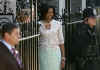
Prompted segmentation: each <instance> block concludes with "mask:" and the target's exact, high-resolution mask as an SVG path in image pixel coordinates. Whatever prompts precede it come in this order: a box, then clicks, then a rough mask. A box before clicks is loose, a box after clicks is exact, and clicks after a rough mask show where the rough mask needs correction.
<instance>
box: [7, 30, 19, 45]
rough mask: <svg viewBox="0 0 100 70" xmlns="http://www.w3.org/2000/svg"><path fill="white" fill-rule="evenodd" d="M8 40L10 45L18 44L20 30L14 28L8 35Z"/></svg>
mask: <svg viewBox="0 0 100 70" xmlns="http://www.w3.org/2000/svg"><path fill="white" fill-rule="evenodd" d="M8 39H9V42H10V43H11V44H12V45H14V46H15V45H18V44H19V39H20V29H19V28H14V29H13V30H12V32H11V34H8Z"/></svg>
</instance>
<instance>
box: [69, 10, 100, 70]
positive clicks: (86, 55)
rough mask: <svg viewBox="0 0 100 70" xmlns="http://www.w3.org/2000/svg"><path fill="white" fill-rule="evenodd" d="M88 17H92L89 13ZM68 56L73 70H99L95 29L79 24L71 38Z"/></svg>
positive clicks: (99, 62) (99, 61) (99, 63)
mask: <svg viewBox="0 0 100 70" xmlns="http://www.w3.org/2000/svg"><path fill="white" fill-rule="evenodd" d="M86 10H87V9H86ZM87 12H88V10H87ZM89 13H90V12H89ZM89 13H88V14H89ZM90 15H92V16H93V14H91V13H90V14H89V16H90ZM86 16H88V15H86ZM70 56H71V62H72V64H75V68H74V70H100V69H99V67H100V60H99V59H100V58H99V46H98V44H97V41H96V29H95V27H93V28H90V26H89V25H88V24H85V23H84V22H83V23H81V24H80V27H78V28H77V30H76V31H75V32H74V34H73V37H72V46H71V48H70ZM72 67H73V66H72Z"/></svg>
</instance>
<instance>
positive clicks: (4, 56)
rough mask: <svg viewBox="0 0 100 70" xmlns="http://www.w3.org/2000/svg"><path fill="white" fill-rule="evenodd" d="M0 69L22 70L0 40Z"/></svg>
mask: <svg viewBox="0 0 100 70" xmlns="http://www.w3.org/2000/svg"><path fill="white" fill-rule="evenodd" d="M0 70H23V69H22V68H20V67H19V65H18V63H17V61H16V58H15V57H14V56H13V55H12V53H11V52H10V51H9V50H8V48H7V47H6V46H5V45H4V44H3V43H2V42H0Z"/></svg>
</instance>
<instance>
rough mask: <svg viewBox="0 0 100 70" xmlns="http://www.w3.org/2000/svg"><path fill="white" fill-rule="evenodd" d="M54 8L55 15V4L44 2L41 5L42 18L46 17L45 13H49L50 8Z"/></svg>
mask: <svg viewBox="0 0 100 70" xmlns="http://www.w3.org/2000/svg"><path fill="white" fill-rule="evenodd" d="M50 8H52V9H53V13H54V16H55V8H54V6H50V5H47V4H42V5H41V7H40V20H44V19H45V15H46V14H47V13H48V10H49V9H50Z"/></svg>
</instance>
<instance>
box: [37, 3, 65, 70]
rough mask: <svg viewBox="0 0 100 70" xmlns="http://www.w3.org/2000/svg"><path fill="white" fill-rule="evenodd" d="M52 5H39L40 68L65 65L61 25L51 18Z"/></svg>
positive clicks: (58, 68)
mask: <svg viewBox="0 0 100 70" xmlns="http://www.w3.org/2000/svg"><path fill="white" fill-rule="evenodd" d="M54 15H55V9H54V8H53V7H52V6H47V5H43V6H42V7H41V17H42V18H41V20H40V22H39V24H40V28H39V30H40V42H39V45H40V46H39V64H40V70H61V69H63V68H64V65H65V53H64V38H63V33H62V25H61V23H60V22H59V21H56V20H54V19H53V17H54Z"/></svg>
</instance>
